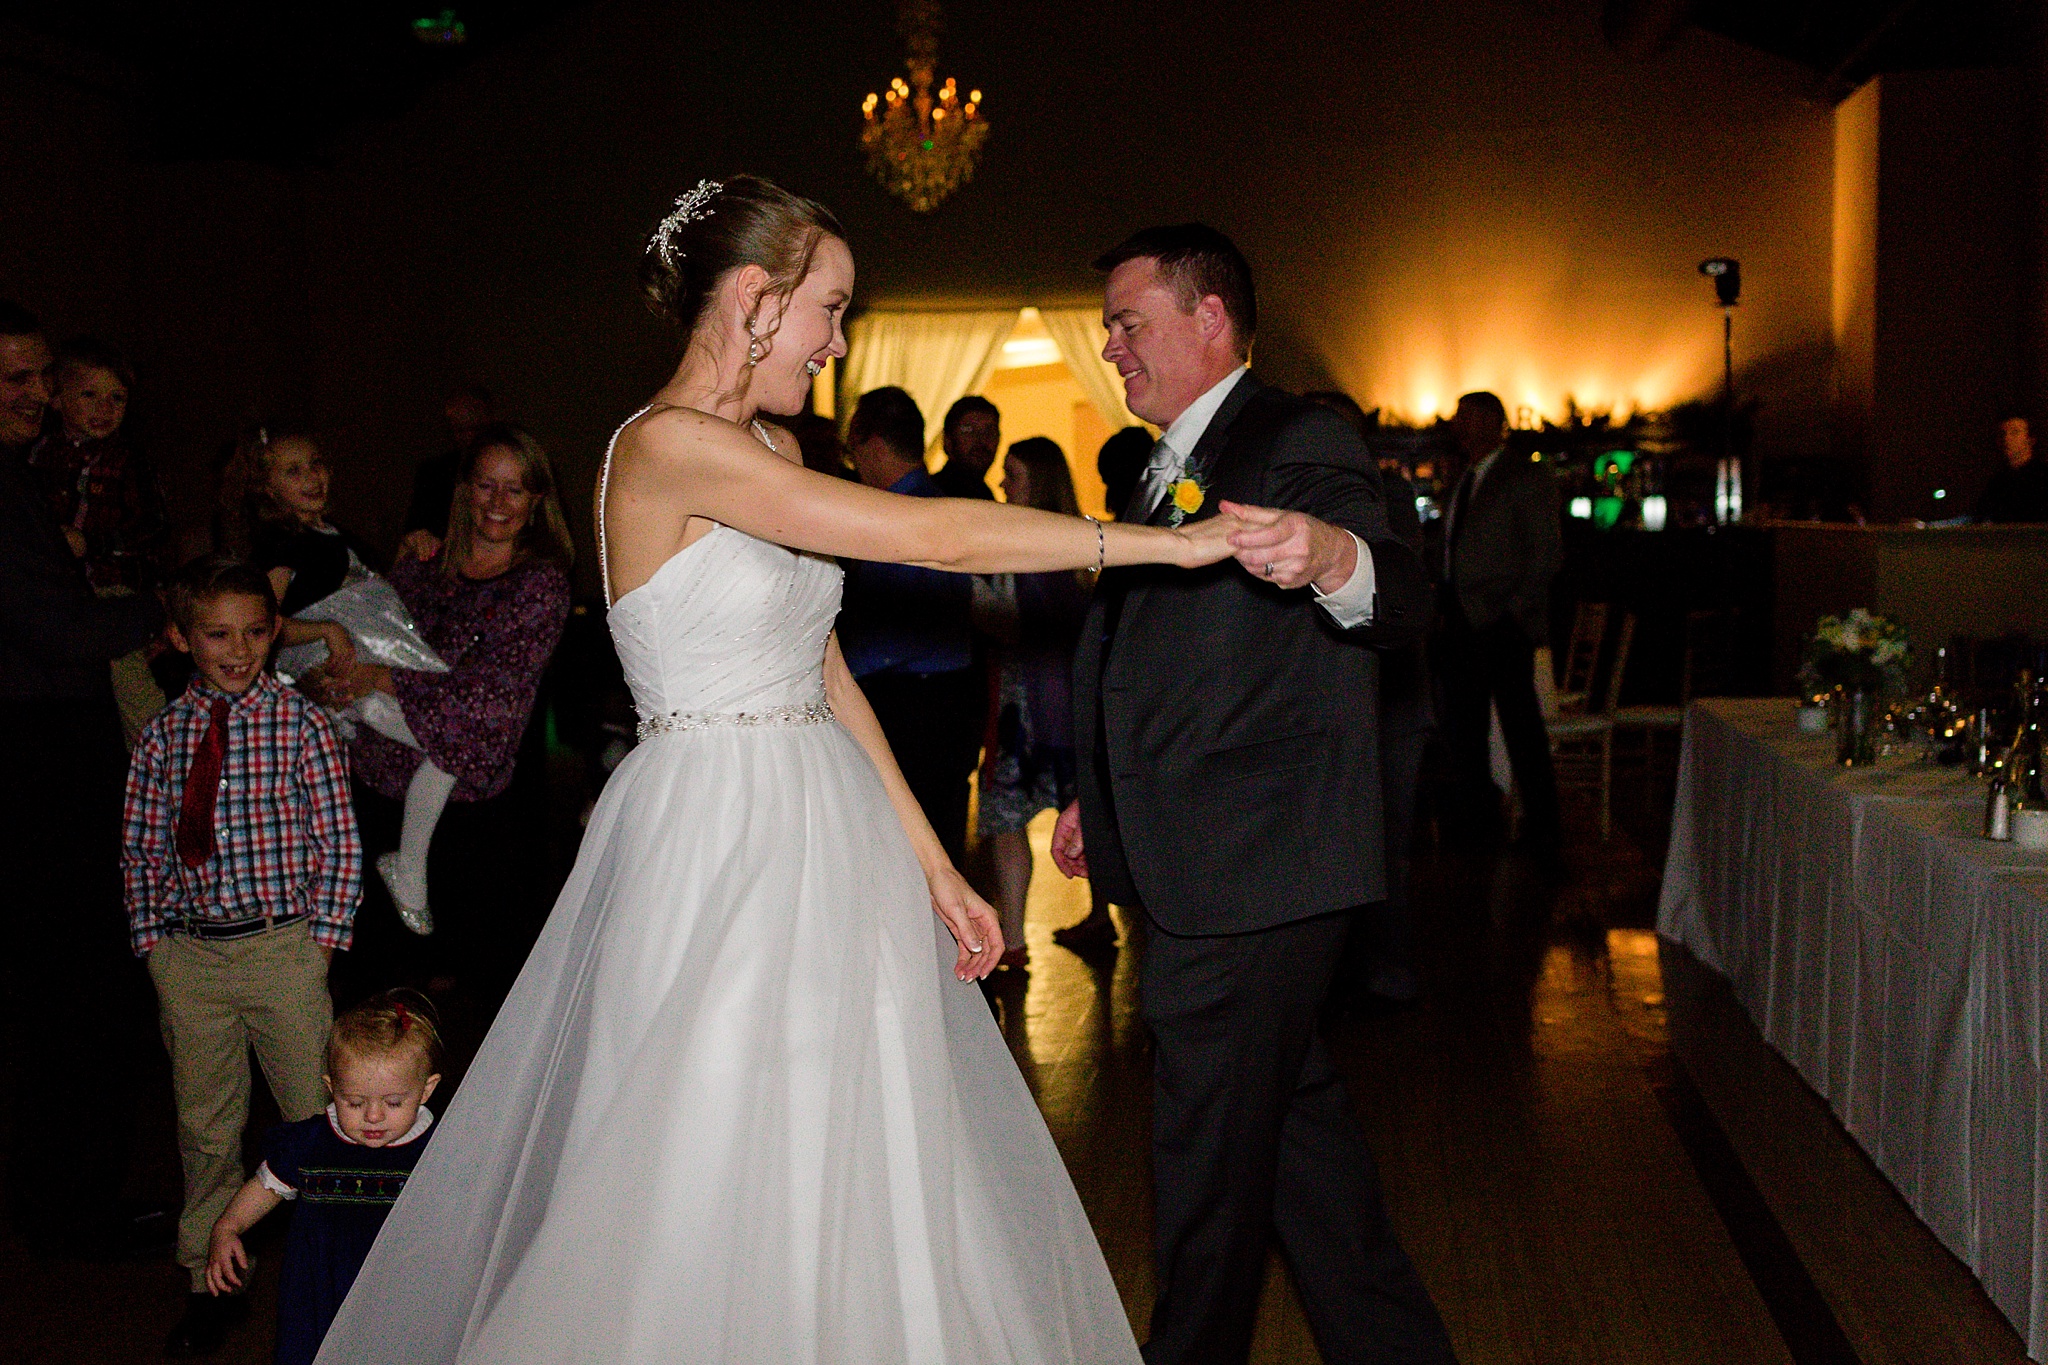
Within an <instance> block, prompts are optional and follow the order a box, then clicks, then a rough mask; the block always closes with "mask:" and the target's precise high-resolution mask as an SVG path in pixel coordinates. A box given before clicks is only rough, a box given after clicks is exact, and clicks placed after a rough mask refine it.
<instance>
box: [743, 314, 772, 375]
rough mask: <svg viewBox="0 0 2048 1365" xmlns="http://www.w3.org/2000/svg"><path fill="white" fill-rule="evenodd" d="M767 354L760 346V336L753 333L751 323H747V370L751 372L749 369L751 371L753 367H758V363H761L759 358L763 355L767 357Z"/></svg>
mask: <svg viewBox="0 0 2048 1365" xmlns="http://www.w3.org/2000/svg"><path fill="white" fill-rule="evenodd" d="M767 354H768V352H767V350H766V348H764V347H763V346H762V345H761V337H760V335H759V334H758V333H757V332H755V331H754V324H753V323H751V322H750V323H748V324H747V368H748V369H750V370H751V369H753V368H754V367H755V366H756V365H758V364H760V363H761V357H762V356H765V355H767Z"/></svg>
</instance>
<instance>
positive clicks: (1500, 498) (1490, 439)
mask: <svg viewBox="0 0 2048 1365" xmlns="http://www.w3.org/2000/svg"><path fill="white" fill-rule="evenodd" d="M1507 429H1508V414H1507V408H1506V407H1505V406H1503V405H1502V403H1501V401H1500V399H1499V398H1497V397H1495V396H1494V395H1493V394H1490V393H1468V394H1466V395H1465V396H1464V397H1462V398H1460V399H1459V400H1458V414H1457V416H1455V417H1453V418H1452V419H1451V431H1452V434H1453V435H1454V436H1455V437H1456V439H1457V442H1458V448H1459V450H1460V452H1461V453H1462V454H1463V456H1464V460H1465V473H1464V477H1463V478H1461V479H1459V481H1458V486H1457V489H1456V491H1455V492H1454V493H1453V494H1452V495H1451V506H1450V511H1449V514H1448V516H1447V519H1446V521H1445V525H1444V537H1443V555H1444V563H1443V564H1442V565H1440V566H1439V568H1440V569H1441V582H1442V584H1443V603H1442V605H1443V622H1444V626H1443V631H1442V633H1441V634H1440V635H1439V636H1438V639H1437V669H1438V676H1439V677H1440V678H1441V679H1442V683H1441V687H1442V696H1443V708H1444V715H1443V721H1444V731H1445V740H1446V744H1447V746H1448V748H1449V751H1450V760H1451V765H1452V773H1453V775H1454V778H1455V780H1456V782H1457V785H1458V789H1459V791H1460V793H1461V795H1462V796H1463V798H1464V799H1465V800H1466V801H1467V802H1469V803H1470V808H1471V809H1472V810H1473V811H1474V812H1475V814H1476V815H1477V817H1478V818H1479V819H1480V820H1481V821H1482V822H1483V823H1485V824H1489V825H1497V823H1498V822H1499V820H1500V791H1499V789H1498V788H1497V787H1495V786H1494V785H1493V775H1492V764H1491V762H1490V760H1489V758H1488V753H1487V742H1488V737H1489V735H1490V733H1491V730H1492V722H1491V719H1490V711H1491V708H1494V707H1497V708H1499V711H1500V728H1501V735H1502V737H1503V738H1504V739H1506V741H1507V747H1508V761H1509V762H1510V763H1511V764H1513V766H1514V771H1515V785H1516V786H1517V787H1518V788H1520V790H1521V794H1522V815H1523V824H1522V843H1523V845H1524V847H1526V848H1527V849H1528V850H1529V851H1530V852H1532V853H1534V854H1536V855H1537V856H1539V857H1542V858H1544V859H1546V860H1548V859H1554V858H1555V857H1556V856H1557V851H1558V816H1557V775H1556V773H1555V771H1554V770H1553V769H1552V767H1551V763H1550V736H1549V734H1548V732H1547V731H1546V730H1545V729H1544V725H1543V713H1542V710H1541V708H1540V707H1539V706H1538V704H1537V701H1536V661H1535V655H1536V646H1538V645H1539V644H1545V643H1547V642H1548V641H1549V638H1550V582H1551V580H1552V579H1554V578H1555V577H1557V571H1558V569H1559V568H1561V567H1562V566H1563V564H1564V534H1563V531H1562V529H1561V528H1560V526H1559V524H1558V518H1557V488H1556V484H1555V483H1554V481H1553V480H1552V479H1551V478H1550V476H1549V475H1548V474H1547V473H1545V472H1544V470H1543V469H1542V468H1541V467H1540V466H1538V465H1533V464H1531V463H1529V462H1528V461H1526V460H1518V459H1514V458H1511V457H1510V456H1509V455H1508V452H1507Z"/></svg>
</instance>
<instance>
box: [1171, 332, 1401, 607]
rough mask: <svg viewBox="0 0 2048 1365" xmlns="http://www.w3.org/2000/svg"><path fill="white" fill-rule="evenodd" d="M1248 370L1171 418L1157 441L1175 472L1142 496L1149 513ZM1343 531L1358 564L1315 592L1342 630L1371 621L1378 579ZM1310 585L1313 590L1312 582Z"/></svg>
mask: <svg viewBox="0 0 2048 1365" xmlns="http://www.w3.org/2000/svg"><path fill="white" fill-rule="evenodd" d="M1249 373H1250V371H1249V370H1248V369H1247V368H1246V367H1245V366H1242V365H1240V366H1238V367H1237V368H1236V369H1234V370H1232V371H1231V372H1230V373H1229V374H1227V375H1225V376H1223V378H1222V379H1220V380H1218V381H1217V383H1216V385H1215V387H1214V388H1211V389H1210V390H1209V391H1208V392H1207V393H1205V394H1203V395H1202V396H1201V397H1200V398H1197V399H1196V400H1195V401H1194V402H1192V403H1190V404H1188V405H1187V407H1186V409H1185V410H1183V411H1182V413H1181V415H1180V416H1178V417H1176V418H1174V419H1173V423H1172V425H1170V426H1168V427H1167V428H1166V433H1165V434H1164V435H1162V436H1161V437H1160V438H1159V440H1160V442H1161V444H1163V445H1165V446H1166V447H1168V448H1169V449H1170V450H1172V451H1173V461H1172V463H1171V464H1170V465H1167V466H1166V468H1167V469H1170V470H1172V471H1174V472H1172V473H1170V474H1168V475H1166V476H1165V477H1163V478H1160V479H1159V480H1158V487H1157V490H1156V491H1155V492H1154V493H1153V495H1152V496H1149V497H1147V498H1146V499H1145V503H1144V506H1145V509H1146V514H1147V515H1148V516H1149V515H1150V513H1151V509H1152V508H1154V507H1156V506H1157V505H1158V503H1159V498H1160V497H1161V496H1163V495H1164V493H1165V490H1166V489H1167V488H1169V487H1171V486H1172V485H1173V483H1174V482H1175V481H1176V480H1177V479H1179V478H1180V477H1181V475H1180V473H1179V471H1181V470H1185V469H1186V468H1187V463H1188V457H1189V456H1190V455H1192V454H1193V453H1194V450H1195V447H1196V446H1197V445H1200V444H1201V441H1202V436H1203V433H1205V432H1207V431H1208V430H1209V423H1211V422H1213V421H1215V420H1216V413H1217V411H1218V410H1219V409H1220V408H1221V407H1222V406H1223V400H1224V399H1226V398H1228V397H1230V391H1231V390H1232V389H1234V388H1236V387H1237V383H1238V381H1239V380H1241V379H1243V378H1244V377H1245V375H1247V374H1249ZM1158 468H1159V463H1158V462H1157V461H1155V463H1154V464H1153V465H1151V466H1147V469H1146V473H1147V476H1148V479H1149V478H1150V477H1151V476H1152V475H1153V474H1154V472H1155V470H1157V469H1158ZM1344 534H1345V535H1347V536H1351V543H1352V544H1353V545H1356V546H1357V547H1358V567H1357V568H1355V569H1353V570H1352V571H1351V577H1350V579H1349V580H1348V581H1347V582H1346V583H1345V584H1344V586H1343V587H1341V588H1338V589H1337V590H1336V591H1335V592H1331V593H1322V592H1318V593H1316V594H1315V598H1316V603H1317V605H1319V606H1321V607H1322V609H1323V610H1324V611H1326V612H1328V613H1329V614H1330V619H1331V620H1332V621H1334V622H1336V623H1337V625H1338V626H1339V627H1341V628H1342V629H1344V630H1350V629H1352V628H1353V627H1354V626H1362V625H1365V624H1366V623H1368V622H1369V621H1371V620H1372V614H1373V607H1374V598H1375V596H1376V594H1377V593H1378V590H1379V579H1378V576H1377V575H1376V574H1375V573H1374V572H1373V567H1372V552H1371V551H1370V550H1368V549H1366V547H1365V542H1364V541H1362V540H1360V539H1359V538H1358V537H1357V536H1355V535H1352V533H1351V532H1349V531H1346V532H1344ZM1310 586H1311V589H1313V586H1314V585H1310Z"/></svg>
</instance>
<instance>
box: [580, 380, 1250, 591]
mask: <svg viewBox="0 0 2048 1365" xmlns="http://www.w3.org/2000/svg"><path fill="white" fill-rule="evenodd" d="M609 512H610V517H609V522H610V524H611V525H612V526H613V527H615V528H619V527H623V526H624V525H625V524H626V522H627V519H628V517H629V516H631V517H633V518H635V519H640V518H647V519H648V521H649V522H652V521H659V520H661V519H663V516H664V513H665V514H666V517H667V518H668V519H670V520H672V521H673V523H674V537H673V539H672V540H671V541H670V542H669V543H668V544H667V545H665V546H663V547H661V549H660V550H659V551H658V552H657V553H656V555H655V559H654V562H655V563H656V564H658V563H659V562H660V560H661V559H663V558H666V557H667V555H668V554H670V553H673V552H674V550H675V549H676V548H677V546H678V545H679V544H680V543H681V536H682V526H683V523H684V522H685V521H687V519H688V518H689V517H693V516H696V517H708V518H710V519H711V520H713V521H717V522H722V523H724V524H725V525H727V526H730V527H733V528H734V529H735V530H740V531H745V532H746V533H747V534H748V535H752V536H758V537H760V538H761V539H763V540H772V541H774V542H775V543H776V544H778V545H787V546H789V547H790V548H791V549H797V550H811V551H815V552H817V553H820V554H828V555H836V556H843V557H845V558H848V559H868V560H878V561H884V562H890V563H898V564H918V565H922V566H924V567H926V568H932V569H947V570H951V571H953V572H955V573H1039V572H1044V571H1047V570H1053V569H1090V568H1094V567H1095V564H1096V557H1097V554H1098V552H1099V553H1100V554H1101V556H1102V562H1103V564H1104V565H1105V566H1106V567H1115V566H1117V565H1120V564H1177V565H1180V566H1181V567H1183V568H1197V567H1200V566H1201V565H1204V564H1214V563H1216V562H1217V561H1219V560H1222V559H1227V558H1229V557H1230V555H1231V554H1232V553H1234V552H1233V551H1232V549H1231V547H1230V544H1229V535H1230V532H1231V531H1233V530H1235V529H1237V528H1238V526H1239V524H1240V523H1239V522H1238V521H1237V519H1236V518H1234V517H1225V516H1216V517H1210V518H1206V519H1204V520H1201V521H1195V522H1189V523H1187V524H1186V525H1185V526H1182V527H1179V528H1167V527H1163V526H1126V525H1119V524H1114V523H1112V524H1109V525H1105V526H1102V527H1100V539H1098V527H1097V526H1096V525H1093V524H1091V523H1089V522H1086V521H1083V520H1081V519H1080V518H1078V517H1067V516H1061V515H1059V514H1057V513H1053V512H1040V511H1035V510H1033V509H1031V508H1026V507H1011V506H1008V505H1007V504H1002V503H994V502H983V501H980V500H969V499H959V498H908V497H901V496H898V495H896V494H892V493H883V492H879V491H877V490H875V489H872V488H868V487H865V486H864V485H861V484H857V483H852V482H849V481H848V480H845V479H835V478H832V477H830V476H828V475H824V474H815V473H812V472H811V471H809V470H807V469H805V468H803V467H802V466H801V465H798V464H795V463H793V462H791V461H789V460H785V459H782V458H780V457H779V456H777V455H775V454H773V453H771V452H770V451H768V450H767V449H766V448H765V447H763V446H762V444H761V443H760V442H759V441H757V440H755V439H754V438H753V437H752V436H750V435H748V434H747V433H746V432H744V431H742V430H741V429H740V428H738V427H736V426H734V425H733V424H732V423H730V422H726V421H723V420H721V419H719V418H716V417H710V416H707V415H705V414H703V413H700V412H695V411H692V410H690V409H688V408H674V409H670V410H668V411H666V412H662V413H658V414H656V415H654V416H652V417H648V418H645V419H643V420H642V421H640V422H639V423H638V424H636V425H634V426H633V427H630V428H628V429H627V431H626V432H625V433H624V434H623V435H622V436H621V437H620V439H619V444H618V450H617V455H616V457H615V463H614V468H613V473H612V485H611V500H610V503H609ZM643 524H646V523H643Z"/></svg>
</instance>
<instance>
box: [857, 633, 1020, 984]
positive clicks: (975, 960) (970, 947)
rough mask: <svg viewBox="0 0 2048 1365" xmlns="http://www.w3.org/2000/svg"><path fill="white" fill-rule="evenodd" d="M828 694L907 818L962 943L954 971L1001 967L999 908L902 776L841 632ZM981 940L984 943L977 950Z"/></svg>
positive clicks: (935, 896)
mask: <svg viewBox="0 0 2048 1365" xmlns="http://www.w3.org/2000/svg"><path fill="white" fill-rule="evenodd" d="M825 697H826V700H828V701H830V702H831V703H832V713H833V714H834V715H835V716H837V717H838V718H839V723H840V724H841V725H843V726H845V727H846V729H847V731H848V732H849V733H850V734H852V736H853V737H854V739H855V740H857V741H859V743H860V747H861V748H863V749H865V750H867V755H868V757H869V758H870V759H871V760H873V762H874V765H875V771H876V772H877V773H878V774H880V775H881V778H882V786H883V787H884V788H885V789H886V790H887V791H888V793H889V804H890V805H892V806H894V807H895V808H896V818H897V819H898V820H901V821H902V822H903V832H904V833H905V834H908V835H909V836H910V846H911V848H912V849H914V850H916V852H917V861H918V863H919V864H920V865H922V866H923V868H924V879H925V882H926V884H927V885H928V886H930V888H931V893H932V913H934V914H936V915H937V916H938V917H939V918H940V919H942V920H944V921H945V923H946V928H948V929H949V930H951V931H952V934H953V938H954V941H956V942H957V943H958V944H959V945H960V956H959V958H958V959H957V960H956V961H955V962H954V963H953V974H954V975H955V976H957V977H959V978H960V979H961V980H962V981H979V980H980V979H981V978H982V977H984V976H987V975H988V974H989V973H990V972H992V971H994V970H995V969H996V963H997V962H999V961H1000V960H1001V959H1002V956H1003V931H1002V929H1001V928H1000V927H998V925H997V923H996V912H995V911H994V910H993V909H992V908H990V906H989V903H988V902H987V901H985V900H983V899H982V898H981V897H980V896H977V895H975V894H974V889H973V888H972V887H970V886H969V885H968V884H967V879H966V878H965V877H963V876H961V875H960V872H959V869H958V868H955V867H954V866H953V860H952V859H951V858H949V857H947V856H946V850H945V849H944V848H943V847H942V846H941V845H940V844H939V836H938V834H937V833H936V832H935V831H934V830H933V829H932V824H931V821H929V820H927V819H925V815H924V808H923V807H921V806H919V805H918V804H917V798H916V797H915V796H913V795H912V794H911V791H910V784H909V783H908V782H906V781H904V780H903V770H902V769H901V768H899V767H897V766H896V755H895V754H893V753H891V752H890V751H889V741H888V740H887V739H886V738H885V737H884V736H883V734H882V724H881V722H880V721H878V720H876V719H875V713H874V710H873V708H871V707H870V706H869V705H868V699H867V696H866V695H865V694H864V693H862V691H861V690H860V684H859V683H857V682H855V681H854V680H853V673H852V672H851V671H850V670H849V669H848V668H847V667H846V658H845V656H844V655H842V654H840V652H839V633H838V632H837V631H834V632H833V633H832V635H831V636H830V637H829V638H828V639H827V640H826V642H825ZM976 944H980V945H981V946H980V949H979V950H978V951H977V950H976V949H975V945H976Z"/></svg>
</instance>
